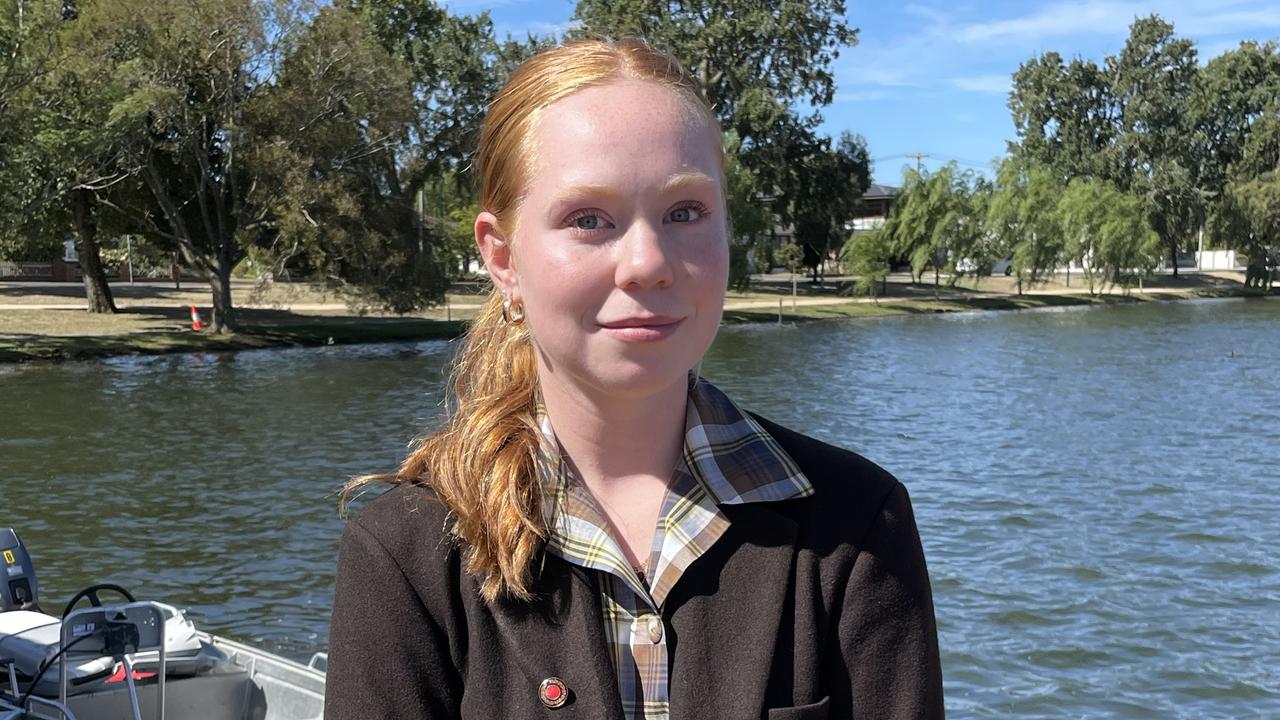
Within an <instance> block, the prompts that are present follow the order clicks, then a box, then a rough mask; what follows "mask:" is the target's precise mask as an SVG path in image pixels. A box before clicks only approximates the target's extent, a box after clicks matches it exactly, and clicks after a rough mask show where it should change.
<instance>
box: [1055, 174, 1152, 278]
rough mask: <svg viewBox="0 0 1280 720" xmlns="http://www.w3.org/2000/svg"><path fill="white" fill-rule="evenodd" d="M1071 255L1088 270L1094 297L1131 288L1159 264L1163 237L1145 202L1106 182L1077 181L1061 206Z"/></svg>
mask: <svg viewBox="0 0 1280 720" xmlns="http://www.w3.org/2000/svg"><path fill="white" fill-rule="evenodd" d="M1057 211H1058V221H1059V223H1060V224H1061V227H1062V232H1063V234H1064V237H1065V247H1064V251H1065V254H1066V257H1067V258H1068V259H1071V260H1075V261H1077V262H1079V263H1080V265H1081V267H1082V268H1084V276H1085V281H1086V282H1087V283H1088V286H1089V293H1090V294H1096V293H1097V292H1098V291H1100V290H1101V289H1102V288H1103V287H1104V286H1106V285H1107V284H1113V285H1114V284H1119V285H1120V286H1121V287H1123V288H1125V290H1126V292H1127V291H1128V288H1129V287H1131V286H1132V285H1133V283H1134V278H1135V277H1136V276H1138V275H1140V274H1142V273H1147V272H1150V271H1151V270H1152V269H1153V268H1155V266H1156V265H1157V264H1158V263H1159V260H1160V253H1161V250H1160V238H1159V237H1158V236H1157V235H1156V234H1155V232H1154V231H1153V230H1152V229H1151V226H1150V225H1149V224H1148V222H1147V218H1146V214H1145V213H1144V211H1143V207H1142V204H1141V202H1140V201H1139V200H1138V199H1137V198H1134V197H1132V196H1129V195H1126V194H1124V193H1122V192H1120V191H1119V190H1118V189H1116V188H1115V187H1114V186H1112V185H1111V184H1109V183H1106V182H1103V181H1101V180H1082V179H1075V180H1072V181H1071V182H1070V183H1069V184H1068V186H1067V190H1066V192H1065V193H1063V195H1062V198H1061V200H1060V201H1059V203H1058V208H1057Z"/></svg>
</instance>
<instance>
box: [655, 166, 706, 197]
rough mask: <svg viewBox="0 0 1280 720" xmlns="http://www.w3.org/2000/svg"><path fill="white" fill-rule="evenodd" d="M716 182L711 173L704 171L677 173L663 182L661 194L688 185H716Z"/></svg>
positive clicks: (684, 187) (682, 188)
mask: <svg viewBox="0 0 1280 720" xmlns="http://www.w3.org/2000/svg"><path fill="white" fill-rule="evenodd" d="M716 184H717V183H716V181H715V180H714V179H713V178H712V177H711V176H710V175H707V174H706V173H703V172H697V171H694V172H682V173H676V174H675V175H672V176H671V177H669V178H667V181H666V182H664V183H663V184H662V191H661V194H663V195H666V194H668V193H671V192H675V191H676V190H684V189H686V188H688V187H691V186H698V185H710V186H712V187H715V186H716Z"/></svg>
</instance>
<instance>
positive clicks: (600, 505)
mask: <svg viewBox="0 0 1280 720" xmlns="http://www.w3.org/2000/svg"><path fill="white" fill-rule="evenodd" d="M478 166H479V171H480V173H481V176H482V182H483V190H482V193H483V197H482V200H483V206H484V208H485V211H484V212H482V213H480V215H479V217H477V218H476V223H475V234H476V242H477V243H478V244H479V247H480V251H481V253H482V255H483V257H484V260H485V264H486V265H487V267H488V269H489V273H490V276H491V278H492V280H493V285H494V289H493V293H492V295H491V297H490V298H489V301H488V303H487V304H486V306H485V308H484V310H483V311H482V312H481V314H480V317H479V318H478V319H477V320H476V322H475V324H474V325H473V326H472V328H471V330H470V332H469V333H468V336H467V338H466V340H465V343H464V345H463V347H462V348H461V350H460V352H459V355H458V357H457V360H456V365H455V368H454V370H455V372H454V392H455V393H456V401H455V402H454V403H453V404H452V409H451V412H450V414H449V416H448V419H447V422H446V424H445V426H444V427H443V429H441V430H439V431H437V432H435V433H433V434H431V435H428V436H426V437H425V438H424V439H422V440H420V441H419V442H418V443H417V444H416V445H415V447H414V449H413V451H412V452H411V453H410V455H409V457H408V458H407V459H406V460H405V462H404V464H403V465H402V467H401V468H400V470H399V472H398V473H396V474H395V475H394V476H391V477H386V478H381V479H383V480H388V481H390V482H392V483H394V484H395V485H396V487H395V488H394V489H393V490H391V491H390V492H387V493H385V494H383V495H382V496H380V497H379V498H377V499H376V500H373V501H372V502H370V503H369V504H368V505H367V506H366V507H365V509H364V510H362V511H361V512H360V513H359V514H358V515H357V516H356V517H355V519H354V520H352V521H351V522H350V523H349V524H348V526H347V529H346V531H345V532H344V534H343V539H342V545H341V553H340V559H339V563H338V583H337V597H336V599H335V602H334V610H333V627H332V634H331V637H330V661H329V672H328V685H327V697H326V709H325V715H326V717H328V718H341V719H347V718H353V719H354V718H398V719H400V718H433V719H434V718H475V719H479V720H517V719H521V718H583V719H590V720H602V719H604V720H624V719H625V720H632V719H638V720H656V719H659V718H682V719H687V720H693V719H695V718H696V719H704V718H744V719H745V718H772V719H775V720H776V719H782V718H786V719H790V720H800V719H808V718H814V719H817V718H853V717H857V718H901V719H903V720H906V719H907V718H911V719H912V720H917V719H919V718H932V717H941V715H942V681H941V672H940V669H939V661H938V649H937V640H936V630H935V626H934V618H933V605H932V600H931V597H930V590H929V580H928V574H927V572H926V570H925V563H924V557H923V553H922V551H921V547H920V541H919V538H918V536H917V533H916V527H915V522H914V520H913V518H912V514H911V507H910V503H909V501H908V499H907V494H906V491H905V490H904V489H903V487H902V485H900V484H899V483H898V482H897V481H896V480H894V478H893V477H892V476H890V475H889V474H888V473H886V472H885V471H884V470H881V469H880V468H878V467H876V466H875V465H873V464H872V463H870V462H868V461H867V460H865V459H863V458H861V457H859V456H857V455H854V454H852V453H849V452H846V451H844V450H840V449H837V448H834V447H831V446H828V445H824V444H823V443H820V442H818V441H816V440H813V439H810V438H808V437H805V436H803V435H799V434H797V433H795V432H792V431H790V430H787V429H785V428H782V427H779V426H777V425H774V424H773V423H770V422H769V421H767V420H764V419H763V418H759V417H756V416H753V415H750V414H748V413H745V412H743V411H742V410H740V409H739V408H738V407H736V406H735V405H734V404H733V402H731V401H730V400H729V399H728V398H727V397H725V395H724V394H722V393H721V392H720V391H719V390H718V389H716V388H715V387H714V386H713V385H711V384H710V383H709V382H707V381H706V380H702V379H700V378H698V376H697V372H696V368H697V365H698V362H699V360H700V358H701V357H702V355H703V353H704V352H706V350H707V348H708V347H709V346H710V345H711V341H712V339H713V338H714V337H715V334H716V329H717V327H718V326H719V323H720V317H721V312H722V310H723V304H724V291H725V287H726V282H727V276H728V243H727V227H726V223H727V219H726V209H725V188H724V175H723V171H722V166H723V148H722V145H721V134H720V128H719V127H718V125H717V123H716V120H715V117H714V115H713V114H712V112H711V109H710V108H709V107H708V105H707V104H706V102H705V100H704V99H703V98H702V96H701V95H700V93H699V90H698V88H697V85H696V83H695V82H694V80H693V79H692V78H691V77H690V76H689V75H688V74H687V73H686V72H685V71H684V70H682V69H681V68H680V67H679V66H678V64H677V63H676V62H674V61H673V60H672V59H671V58H669V57H668V56H666V55H664V54H662V53H660V52H658V51H656V50H654V49H653V48H651V47H649V46H648V45H646V44H644V43H643V42H640V41H635V40H625V41H618V42H603V41H585V42H577V43H572V44H569V45H566V46H563V47H560V48H557V49H553V50H549V51H546V52H544V53H542V54H540V55H538V56H536V57H534V58H532V59H530V60H529V61H527V62H525V63H524V64H523V65H522V66H521V67H520V68H519V69H518V70H517V72H516V73H515V74H514V75H513V77H512V78H511V80H510V81H509V82H508V83H507V85H506V86H505V87H504V88H503V89H502V91H501V92H500V93H499V94H498V96H497V97H496V98H495V99H494V101H493V104H492V105H491V106H490V109H489V113H488V116H487V118H486V120H485V123H484V128H483V131H482V133H481V138H480V147H479V153H478ZM370 479H371V478H364V479H361V480H358V481H356V483H355V484H354V485H353V488H354V487H358V486H360V485H362V484H364V483H366V482H368V481H369V480H370ZM350 489H352V488H349V490H350Z"/></svg>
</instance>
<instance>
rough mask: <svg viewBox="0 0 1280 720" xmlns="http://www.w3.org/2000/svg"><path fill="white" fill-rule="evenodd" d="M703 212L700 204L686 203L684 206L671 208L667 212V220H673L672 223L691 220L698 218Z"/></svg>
mask: <svg viewBox="0 0 1280 720" xmlns="http://www.w3.org/2000/svg"><path fill="white" fill-rule="evenodd" d="M705 214H706V212H705V211H704V210H703V209H702V207H700V206H697V205H686V206H684V207H678V208H676V209H675V210H672V211H671V212H669V213H667V222H673V223H687V222H693V221H694V220H697V219H698V218H700V217H702V216H703V215H705Z"/></svg>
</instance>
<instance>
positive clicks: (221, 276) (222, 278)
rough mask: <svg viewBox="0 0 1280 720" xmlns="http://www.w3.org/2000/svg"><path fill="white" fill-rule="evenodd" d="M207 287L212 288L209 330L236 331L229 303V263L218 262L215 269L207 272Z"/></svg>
mask: <svg viewBox="0 0 1280 720" xmlns="http://www.w3.org/2000/svg"><path fill="white" fill-rule="evenodd" d="M209 287H210V288H211V289H212V290H213V319H212V320H211V321H210V322H209V332H211V333H216V334H219V335H230V334H232V333H234V332H235V331H236V319H235V317H236V316H235V308H234V307H232V305H231V266H230V264H229V263H226V262H219V263H218V266H217V268H216V269H215V271H214V272H212V273H209Z"/></svg>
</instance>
